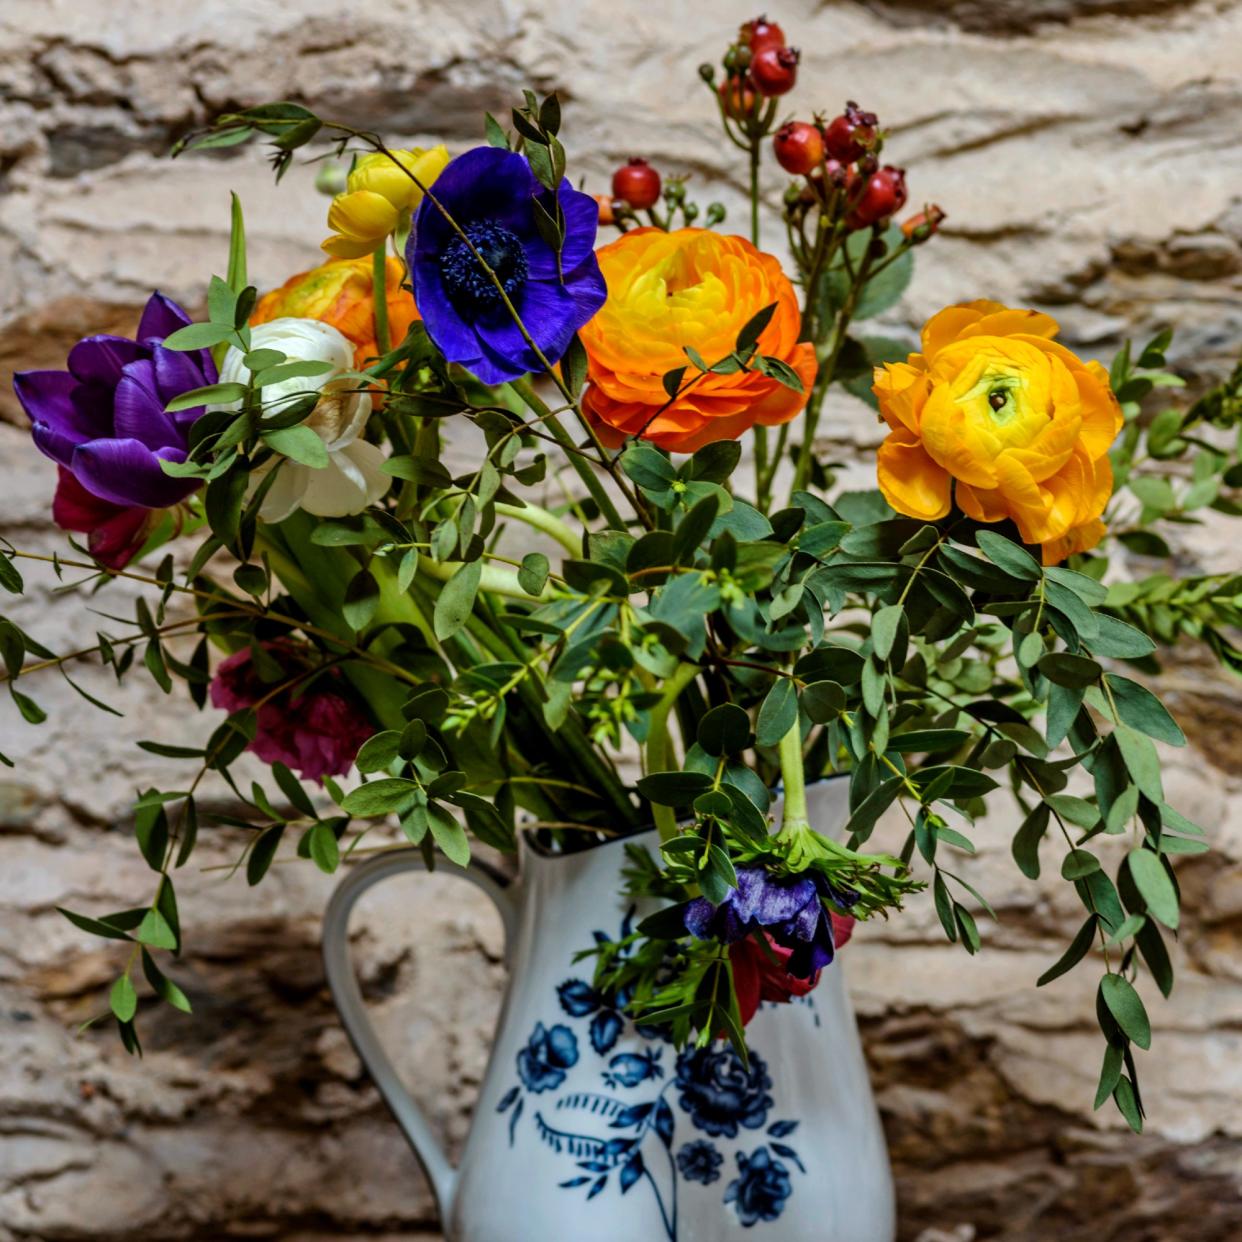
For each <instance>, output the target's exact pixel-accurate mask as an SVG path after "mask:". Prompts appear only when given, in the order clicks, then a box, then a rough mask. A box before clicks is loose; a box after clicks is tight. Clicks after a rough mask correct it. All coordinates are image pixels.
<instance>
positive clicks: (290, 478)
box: [220, 319, 392, 522]
mask: <svg viewBox="0 0 1242 1242" xmlns="http://www.w3.org/2000/svg"><path fill="white" fill-rule="evenodd" d="M250 348H251V349H252V350H255V349H278V350H280V352H281V353H283V354H284V355H285V356H286V357H287V358H288V359H289V361H295V360H296V361H298V362H328V363H331V364H332V370H331V371H329V372H327V373H325V374H323V375H316V376H310V377H305V376H303V377H301V378H296V379H287V380H282V381H280V382H279V383H275V384H270V385H268V386H267V387H265V388H263V389H262V397H263V404H264V407H265V408H266V409H269V410H280V409H281V408H283V407H284V406H286V405H288V404H289V403H290V402H292V401H294V400H296V399H297V398H298V397H302V396H305V395H306V394H307V393H312V392H318V393H320V394H322V395H321V396H320V398H319V403H318V405H316V406H315V409H314V411H313V412H312V413H311V416H310V417H309V418H308V419H307V420H306V423H305V425H306V426H307V427H309V428H310V429H311V430H312V431H314V432H315V434H316V435H317V436H318V437H319V438H320V439H321V440H322V441H323V444H324V448H326V449H327V450H328V464H327V465H326V466H324V467H322V468H319V469H316V468H314V467H312V466H304V465H302V464H301V463H300V462H296V461H291V460H288V459H286V460H283V461H279V465H280V474H279V475H278V476H277V479H276V482H275V483H273V484H272V486H271V489H270V490H269V491H268V493H267V495H266V496H265V497H264V498H263V505H262V507H261V508H260V510H259V516H260V517H261V518H262V519H263V521H265V522H282V521H284V519H285V518H287V517H288V516H289V515H290V514H291V513H292V512H293V511H294V510H295V509H305V510H306V512H307V513H314V514H315V515H316V516H318V517H345V516H347V515H348V514H351V513H361V512H362V510H363V509H365V508H366V507H367V506H368V505H373V504H375V502H376V501H377V500H379V499H380V497H381V496H383V495H384V493H385V492H386V491H388V488H389V487H390V486H391V484H392V476H391V475H388V474H385V473H384V472H383V471H382V470H381V469H380V466H381V464H382V463H383V461H384V453H383V451H382V450H381V449H380V448H379V447H378V446H376V445H374V444H368V443H367V442H366V441H365V440H363V439H360V438H359V437H360V436H361V435H362V433H363V431H364V430H365V429H366V425H367V419H368V418H370V417H371V398H370V395H369V394H367V393H364V392H354V391H351V389H352V388H353V387H354V384H353V382H352V381H347V382H345V383H343V384H336V383H335V382H334V380H335V377H336V376H338V375H340V374H341V373H342V372H344V371H350V370H352V369H353V365H354V347H353V346H352V345H351V344H350V343H349V341H348V340H347V339H346V338H345V337H344V336H343V335H342V334H341V333H340V332H339V331H338V330H337V329H336V328H334V327H332V325H331V324H326V323H320V322H319V320H318V319H273V320H270V321H269V322H268V323H262V324H259V325H258V326H257V327H254V328H251V329H250ZM242 357H243V355H242V353H241V351H240V350H237V349H232V348H231V349H230V350H229V352H228V353H227V354H226V355H225V358H224V362H223V363H222V364H221V366H220V382H221V383H229V382H235V383H241V384H244V383H245V382H246V381H247V380H248V379H249V378H250V372H249V370H248V369H247V368H246V366H245V365H244V364H243V362H242ZM278 460H279V459H278ZM275 464H276V463H273V464H272V465H270V466H268V467H267V468H266V469H264V470H261V471H258V472H256V477H255V483H254V485H255V486H257V485H258V483H259V481H260V480H261V479H262V477H263V475H264V474H266V473H267V471H268V470H271V469H274V467H275Z"/></svg>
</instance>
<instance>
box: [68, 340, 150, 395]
mask: <svg viewBox="0 0 1242 1242" xmlns="http://www.w3.org/2000/svg"><path fill="white" fill-rule="evenodd" d="M146 352H147V351H146V350H145V349H143V348H142V346H141V345H139V344H138V342H137V341H131V340H130V339H129V338H128V337H124V336H109V335H106V334H101V335H99V336H88V337H85V338H84V339H83V340H80V341H79V342H78V343H77V344H76V345H75V346H74V347H73V348H72V349H71V350H70V351H69V363H68V365H69V370H70V371H71V372H72V373H73V375H74V376H75V377H76V378H77V379H79V380H81V381H82V383H84V384H101V385H104V386H106V387H108V388H111V387H112V385H113V384H116V383H117V382H118V381H119V380H120V378H121V369H122V368H123V367H124V366H125V364H126V363H129V362H134V361H136V360H137V359H139V358H144V357H146Z"/></svg>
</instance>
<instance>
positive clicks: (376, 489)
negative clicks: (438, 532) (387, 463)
mask: <svg viewBox="0 0 1242 1242" xmlns="http://www.w3.org/2000/svg"><path fill="white" fill-rule="evenodd" d="M329 458H330V461H329V464H328V466H327V468H326V469H323V470H313V471H307V472H306V473H307V475H308V479H307V483H306V487H305V489H304V490H303V492H302V499H301V507H302V508H303V509H305V510H306V512H307V513H313V514H315V515H316V516H317V517H346V516H348V515H349V514H351V513H361V512H362V511H363V509H365V508H366V507H367V506H368V505H372V504H374V503H375V502H376V501H377V500H379V499H380V497H381V496H383V495H384V493H385V492H386V491H388V488H389V487H390V486H391V485H392V476H391V475H388V474H385V473H384V472H383V471H382V470H380V468H379V465H380V463H381V462H382V461H383V460H384V453H383V451H382V450H381V449H379V448H377V447H376V446H375V445H374V444H367V443H365V442H364V441H357V442H355V443H354V444H351V445H349V446H348V447H347V448H344V449H342V450H341V451H340V452H339V453H331V454H329Z"/></svg>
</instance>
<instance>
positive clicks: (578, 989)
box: [556, 979, 625, 1057]
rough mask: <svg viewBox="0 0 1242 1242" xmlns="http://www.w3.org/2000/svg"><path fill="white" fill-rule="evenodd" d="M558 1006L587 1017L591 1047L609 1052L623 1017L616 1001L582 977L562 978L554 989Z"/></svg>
mask: <svg viewBox="0 0 1242 1242" xmlns="http://www.w3.org/2000/svg"><path fill="white" fill-rule="evenodd" d="M556 995H557V997H558V998H559V999H560V1002H561V1008H562V1009H563V1010H564V1011H565V1012H566V1013H567V1014H569V1016H570V1017H571V1018H585V1017H586V1016H587V1015H588V1014H594V1015H595V1016H594V1017H593V1018H591V1025H590V1029H589V1035H590V1038H591V1047H592V1048H594V1049H595V1051H596V1052H598V1053H599V1055H600V1056H601V1057H602V1056H605V1055H606V1054H607V1053H609V1052H611V1051H612V1049H613V1046H614V1045H615V1044H616V1042H617V1040H618V1038H619V1037H620V1035H621V1031H622V1029H623V1028H624V1026H625V1019H624V1018H623V1017H622V1016H621V1013H620V1008H621V1006H620V1003H619V1002H614V1001H613V999H612V998H611V997H610V996H608V995H606V994H605V993H603V992H600V991H598V990H597V989H596V988H593V987H592V986H591V985H590V984H589V983H587V982H586V981H585V980H584V979H566V980H565V982H564V983H562V984H561V985H560V986H559V987H558V988H557V989H556Z"/></svg>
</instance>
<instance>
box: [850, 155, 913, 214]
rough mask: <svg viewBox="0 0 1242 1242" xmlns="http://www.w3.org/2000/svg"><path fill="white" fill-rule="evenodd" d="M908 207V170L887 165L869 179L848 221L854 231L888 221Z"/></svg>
mask: <svg viewBox="0 0 1242 1242" xmlns="http://www.w3.org/2000/svg"><path fill="white" fill-rule="evenodd" d="M905 205H906V170H905V169H904V168H894V167H893V166H892V165H891V164H885V165H884V167H883V168H881V169H878V170H877V171H876V172H873V173H872V174H871V176H870V177H868V178H867V184H866V186H865V187H864V188H863V192H862V194H861V195H860V196H859V198H858V201H857V202H856V203H855V204H854V207H853V210H852V211H851V212H850V214H849V217H848V218H847V219H846V224H847V225H849V227H850V228H852V229H861V228H866V227H867V225H869V224H875V223H877V222H878V221H880V220H887V219H888V217H889V216H891V215H892V214H893V212H895V211H900V210H901V209H902V208H903V207H904V206H905Z"/></svg>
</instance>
